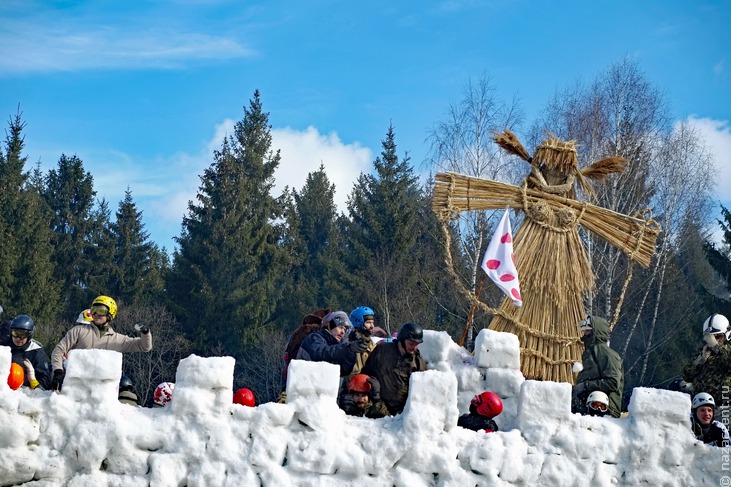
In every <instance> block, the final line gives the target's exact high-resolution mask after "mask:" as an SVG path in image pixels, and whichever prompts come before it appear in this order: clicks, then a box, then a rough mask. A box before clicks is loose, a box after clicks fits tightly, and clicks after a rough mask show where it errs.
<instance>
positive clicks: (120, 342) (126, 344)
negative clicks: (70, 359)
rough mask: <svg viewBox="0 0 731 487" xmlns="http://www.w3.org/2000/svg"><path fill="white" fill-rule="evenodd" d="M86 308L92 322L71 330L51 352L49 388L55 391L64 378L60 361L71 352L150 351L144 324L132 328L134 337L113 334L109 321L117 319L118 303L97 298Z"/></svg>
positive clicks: (149, 340)
mask: <svg viewBox="0 0 731 487" xmlns="http://www.w3.org/2000/svg"><path fill="white" fill-rule="evenodd" d="M89 309H90V311H91V316H92V322H91V323H86V324H79V325H76V326H74V327H73V328H71V329H70V330H69V331H68V332H66V335H64V337H63V338H62V339H61V341H59V342H58V343H57V344H56V347H55V348H54V349H53V352H51V365H52V366H53V376H52V377H51V389H52V390H54V391H59V392H60V391H61V387H62V386H63V380H64V377H65V376H66V372H65V369H64V367H63V360H64V358H65V357H67V356H68V353H69V351H71V350H77V349H82V350H83V349H90V348H101V349H106V350H114V351H116V352H121V353H127V352H149V351H150V350H152V332H150V327H149V326H147V325H146V324H141V325H140V324H138V325H135V329H136V330H137V331H139V333H140V336H139V337H136V338H132V337H128V336H126V335H122V334H120V333H117V332H115V331H114V329H113V328H112V321H113V320H114V319H116V318H117V302H116V301H114V299H112V298H110V297H109V296H97V297H96V298H95V299H94V301H93V302H92V303H91V307H90V308H89Z"/></svg>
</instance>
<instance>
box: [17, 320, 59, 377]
mask: <svg viewBox="0 0 731 487" xmlns="http://www.w3.org/2000/svg"><path fill="white" fill-rule="evenodd" d="M35 326H36V325H35V323H34V322H33V319H32V318H31V317H30V316H28V315H18V316H16V317H15V318H13V321H11V322H10V336H11V341H12V343H11V345H10V352H11V354H12V356H13V362H15V363H16V364H18V365H20V366H22V367H23V369H25V383H24V384H23V385H26V386H28V387H30V388H31V389H35V388H36V387H38V386H41V388H42V389H48V388H49V387H50V385H51V374H50V370H49V366H48V355H46V352H45V351H44V350H43V345H41V344H40V343H39V342H37V341H36V340H34V339H33V332H34V331H35Z"/></svg>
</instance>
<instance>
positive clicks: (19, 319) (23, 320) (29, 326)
mask: <svg viewBox="0 0 731 487" xmlns="http://www.w3.org/2000/svg"><path fill="white" fill-rule="evenodd" d="M35 327H36V324H35V323H34V322H33V318H31V317H30V316H28V315H18V316H16V317H15V318H13V321H11V322H10V329H11V330H25V331H27V332H28V338H32V337H33V330H34V329H35Z"/></svg>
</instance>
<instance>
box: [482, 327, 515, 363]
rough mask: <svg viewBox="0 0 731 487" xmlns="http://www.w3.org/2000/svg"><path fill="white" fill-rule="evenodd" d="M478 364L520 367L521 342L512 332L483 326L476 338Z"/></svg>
mask: <svg viewBox="0 0 731 487" xmlns="http://www.w3.org/2000/svg"><path fill="white" fill-rule="evenodd" d="M475 358H476V359H477V365H478V366H479V367H483V368H490V367H498V368H507V369H518V370H519V369H520V342H519V341H518V337H517V336H516V335H514V334H512V333H505V332H501V331H494V330H488V329H487V328H483V329H482V330H480V333H479V334H478V335H477V339H476V340H475Z"/></svg>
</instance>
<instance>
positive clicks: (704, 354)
mask: <svg viewBox="0 0 731 487" xmlns="http://www.w3.org/2000/svg"><path fill="white" fill-rule="evenodd" d="M711 352H712V349H711V348H710V347H709V346H708V345H704V346H703V350H702V351H701V353H700V354H699V355H698V356H697V357H696V358H695V360H693V365H703V364H705V363H706V360H708V357H710V356H711Z"/></svg>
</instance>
